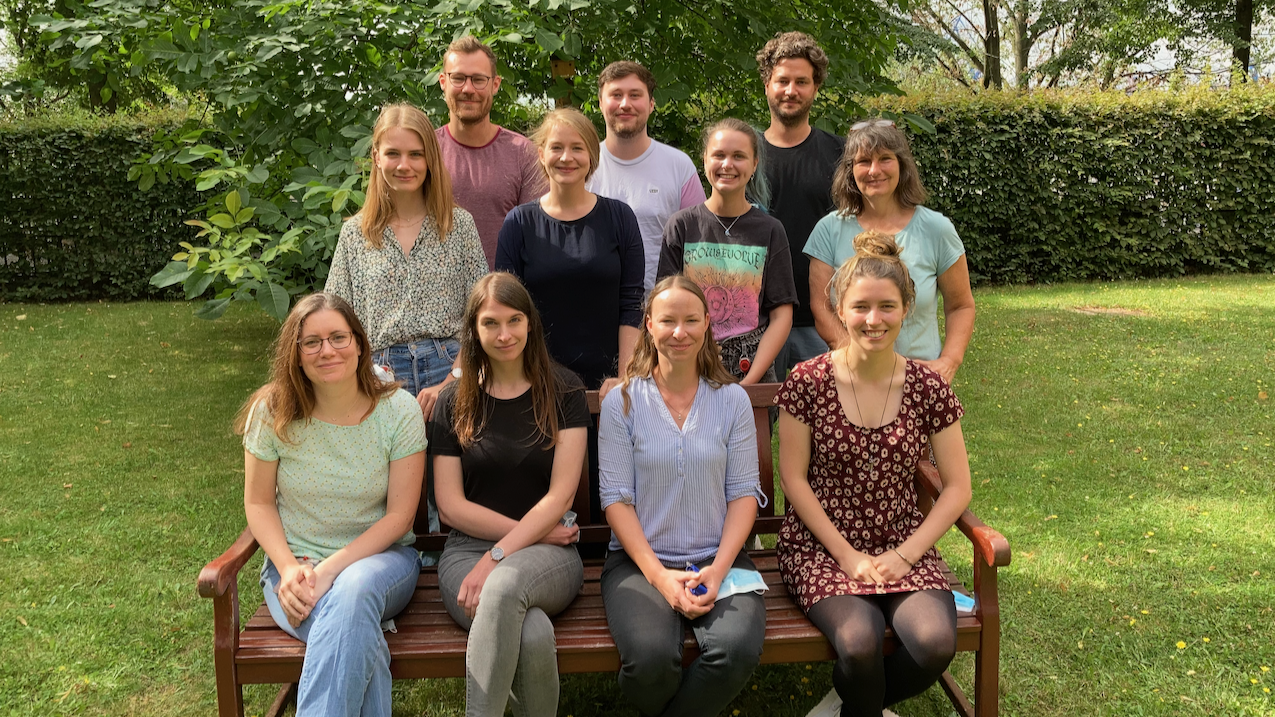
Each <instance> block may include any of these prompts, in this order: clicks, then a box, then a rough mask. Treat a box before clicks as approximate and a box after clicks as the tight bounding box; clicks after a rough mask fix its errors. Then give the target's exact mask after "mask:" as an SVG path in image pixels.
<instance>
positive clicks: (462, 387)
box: [452, 271, 564, 448]
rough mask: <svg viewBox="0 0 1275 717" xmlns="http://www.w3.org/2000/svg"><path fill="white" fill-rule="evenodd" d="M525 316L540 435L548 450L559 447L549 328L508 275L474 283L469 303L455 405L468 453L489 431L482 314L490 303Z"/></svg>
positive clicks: (527, 370) (526, 357)
mask: <svg viewBox="0 0 1275 717" xmlns="http://www.w3.org/2000/svg"><path fill="white" fill-rule="evenodd" d="M488 299H491V300H492V301H494V302H496V303H497V304H500V305H502V306H507V307H509V308H511V309H513V310H515V311H520V312H522V314H523V315H524V316H526V317H527V343H526V345H525V346H523V349H522V372H523V375H525V376H526V378H527V381H528V382H530V383H531V409H532V413H533V414H534V415H535V419H536V430H537V431H539V433H540V435H542V436H544V437H545V438H548V439H549V445H547V446H546V448H552V447H553V446H554V445H556V444H557V442H558V401H557V398H558V392H559V391H560V390H562V389H563V388H564V387H563V386H559V385H558V380H557V377H556V376H554V372H553V359H551V358H549V349H548V346H547V345H546V344H545V330H544V324H543V323H542V322H541V321H540V312H539V311H536V305H535V304H534V303H533V302H532V300H531V294H529V293H527V289H526V288H525V287H523V285H522V283H521V282H520V281H518V277H516V276H514V275H513V274H510V273H508V272H503V271H497V272H493V273H491V274H488V275H486V276H484V277H483V278H481V279H479V280H478V281H476V282H474V286H473V288H471V289H470V290H469V299H468V300H467V301H466V302H465V319H464V322H463V325H462V326H461V329H460V355H461V363H462V365H461V374H460V379H459V380H458V385H457V386H456V398H455V401H456V402H455V403H454V404H453V405H452V426H453V427H454V429H455V431H456V439H457V441H458V442H459V443H460V445H461V447H462V448H469V447H470V446H472V445H473V444H474V441H476V440H478V436H479V434H480V433H482V432H483V428H485V427H486V422H487V412H486V410H485V408H486V405H487V403H488V402H489V401H491V397H490V396H488V395H487V392H486V391H484V390H483V382H484V381H485V380H486V379H487V377H489V376H491V359H490V358H488V356H487V352H486V351H483V346H482V342H481V341H479V339H478V312H479V311H481V310H482V308H483V304H485V303H487V300H488Z"/></svg>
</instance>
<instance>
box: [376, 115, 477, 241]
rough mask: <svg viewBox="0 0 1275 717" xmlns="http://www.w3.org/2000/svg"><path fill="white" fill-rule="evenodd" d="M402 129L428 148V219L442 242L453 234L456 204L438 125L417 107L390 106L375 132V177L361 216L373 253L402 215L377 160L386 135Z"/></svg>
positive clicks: (425, 186) (423, 187)
mask: <svg viewBox="0 0 1275 717" xmlns="http://www.w3.org/2000/svg"><path fill="white" fill-rule="evenodd" d="M400 128H401V129H408V130H411V131H413V132H415V133H416V134H417V135H418V136H420V138H421V144H423V145H424V146H425V166H426V170H425V183H424V184H422V185H421V194H423V195H425V217H426V219H430V220H433V222H434V228H435V229H436V230H438V240H439V241H445V240H446V238H447V235H448V234H449V233H450V232H451V230H452V212H453V211H454V210H455V207H456V200H455V198H454V197H453V196H452V179H451V175H449V174H448V173H447V169H446V167H444V166H443V153H442V150H440V149H439V148H438V137H437V136H435V134H434V125H432V124H430V121H429V116H427V115H426V114H425V113H424V112H422V111H421V110H420V109H419V108H417V107H415V106H413V105H409V104H406V103H400V104H394V105H386V106H385V107H384V108H383V109H382V110H381V116H380V117H377V118H376V126H375V127H373V128H372V177H371V179H369V180H368V183H367V201H365V202H364V203H363V208H362V209H361V210H359V213H358V215H357V216H358V217H359V227H360V228H361V229H362V230H363V236H364V237H365V238H366V239H367V243H368V246H370V247H372V248H373V249H380V248H381V246H382V244H383V242H382V238H381V235H382V234H384V233H385V227H387V226H389V224H390V221H391V220H393V219H394V217H396V216H397V215H398V211H397V210H396V209H395V208H394V200H393V199H392V198H391V192H390V188H389V186H388V185H387V184H386V183H385V177H384V176H382V175H381V170H380V169H378V168H377V166H376V157H377V153H379V152H380V151H381V144H382V143H383V142H384V141H385V133H386V132H388V131H390V130H392V129H400Z"/></svg>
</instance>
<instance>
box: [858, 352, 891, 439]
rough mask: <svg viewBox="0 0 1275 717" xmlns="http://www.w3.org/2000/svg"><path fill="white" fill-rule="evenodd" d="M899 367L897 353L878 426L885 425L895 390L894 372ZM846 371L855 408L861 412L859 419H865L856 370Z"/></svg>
mask: <svg viewBox="0 0 1275 717" xmlns="http://www.w3.org/2000/svg"><path fill="white" fill-rule="evenodd" d="M846 368H847V369H849V368H850V366H849V365H847V366H846ZM898 368H899V355H898V354H897V353H896V354H895V355H894V363H893V364H891V365H890V386H889V387H888V388H886V390H885V402H884V403H883V404H882V406H881V418H879V419H877V425H876V428H880V427H881V426H883V425H885V410H886V409H887V408H889V407H890V393H891V392H892V391H894V373H895V371H897V370H898ZM846 373H847V374H849V375H850V393H851V394H852V395H853V396H854V409H855V410H856V411H858V412H859V420H863V418H864V416H863V409H862V408H859V392H858V391H857V390H855V387H854V372H853V371H849V370H847V371H846ZM864 428H867V426H864Z"/></svg>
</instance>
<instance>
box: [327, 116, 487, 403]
mask: <svg viewBox="0 0 1275 717" xmlns="http://www.w3.org/2000/svg"><path fill="white" fill-rule="evenodd" d="M372 162H373V163H374V165H375V166H374V167H373V169H372V177H371V181H369V183H368V189H367V202H366V203H364V205H363V209H362V211H360V212H359V213H358V214H356V215H355V216H354V217H352V218H351V219H349V220H348V221H346V223H345V226H343V227H342V228H341V238H340V240H339V241H338V242H337V246H336V254H335V255H334V256H333V257H332V267H331V269H330V270H329V272H328V281H327V286H326V287H325V288H324V291H327V292H330V293H333V294H336V295H338V296H340V297H341V298H343V299H345V300H346V301H349V302H350V304H352V305H353V306H354V311H355V312H356V313H357V314H358V316H359V320H360V321H362V322H363V325H364V326H365V327H367V332H368V337H369V338H370V339H371V343H372V351H373V356H372V360H373V362H375V363H376V364H377V365H378V366H387V367H389V368H390V370H391V371H393V373H394V380H396V381H401V382H402V383H403V388H404V389H405V390H407V391H408V392H410V393H411V394H412V395H413V396H415V397H416V400H417V402H418V403H419V404H420V406H421V412H422V413H424V415H425V418H426V419H427V420H428V419H429V417H430V414H431V413H432V412H433V409H434V402H435V400H436V399H437V397H438V393H439V392H440V391H441V390H442V387H443V385H444V384H446V383H448V382H449V381H451V380H453V376H452V369H453V366H454V365H455V363H456V357H457V354H458V353H459V352H460V345H459V344H458V343H457V342H456V338H455V336H456V333H457V332H458V331H459V330H460V326H461V317H462V315H463V314H464V311H465V299H466V297H468V296H469V289H470V287H471V286H473V284H474V282H475V281H477V280H478V279H479V278H481V277H482V276H483V275H484V274H486V273H487V260H486V258H485V257H484V255H483V250H482V244H481V243H480V242H479V239H478V230H477V229H476V228H475V226H474V218H473V217H472V216H470V214H469V212H467V211H465V210H464V209H461V208H460V207H459V206H456V203H455V201H454V200H453V198H452V187H451V180H450V178H449V177H448V175H447V170H446V168H445V167H443V161H442V155H441V154H440V153H439V150H438V140H437V138H436V137H435V135H434V128H433V126H432V125H431V124H430V121H429V118H428V117H426V116H425V113H424V112H422V111H421V110H419V109H417V108H416V107H413V106H412V105H408V104H397V105H389V106H387V107H385V109H384V110H382V112H381V116H380V118H378V119H377V120H376V126H375V127H374V128H373V130H372Z"/></svg>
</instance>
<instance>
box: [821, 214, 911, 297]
mask: <svg viewBox="0 0 1275 717" xmlns="http://www.w3.org/2000/svg"><path fill="white" fill-rule="evenodd" d="M902 253H903V250H902V249H900V248H899V245H898V244H896V243H895V241H894V237H892V236H890V235H889V234H886V233H884V232H879V231H877V230H875V229H869V230H868V231H866V232H861V233H860V234H859V235H858V236H856V237H855V238H854V256H852V257H850V258H849V259H846V260H845V262H844V263H842V265H841V266H840V268H838V269H837V273H836V274H834V275H833V277H832V281H829V282H828V288H829V290H830V291H832V290H835V291H836V296H837V297H838V299H837V300H838V301H840V297H843V296H845V295H846V290H847V289H849V288H850V285H851V284H853V283H854V281H855V279H858V278H860V277H864V276H867V277H871V278H873V279H886V280H887V281H891V282H893V283H894V285H895V286H897V287H899V297H900V298H902V299H903V311H904V313H907V312H908V311H910V310H911V309H912V303H913V302H915V301H916V285H915V284H913V283H912V276H911V275H910V274H909V273H908V267H907V264H904V263H903V258H902ZM826 298H827V299H828V303H830V304H832V310H833V311H836V310H837V305H836V303H834V302H833V301H832V294H831V293H830V294H829V295H828V296H827V297H826Z"/></svg>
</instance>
